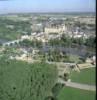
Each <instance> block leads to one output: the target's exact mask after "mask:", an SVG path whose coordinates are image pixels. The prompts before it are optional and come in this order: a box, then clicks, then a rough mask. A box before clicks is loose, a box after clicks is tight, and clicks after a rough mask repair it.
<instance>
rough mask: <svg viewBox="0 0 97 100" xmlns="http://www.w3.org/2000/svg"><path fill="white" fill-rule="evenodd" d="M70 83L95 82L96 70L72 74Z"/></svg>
mask: <svg viewBox="0 0 97 100" xmlns="http://www.w3.org/2000/svg"><path fill="white" fill-rule="evenodd" d="M70 78H71V81H73V82H78V83H83V84H92V85H94V84H95V82H96V70H95V68H87V69H82V70H81V72H72V73H71V75H70Z"/></svg>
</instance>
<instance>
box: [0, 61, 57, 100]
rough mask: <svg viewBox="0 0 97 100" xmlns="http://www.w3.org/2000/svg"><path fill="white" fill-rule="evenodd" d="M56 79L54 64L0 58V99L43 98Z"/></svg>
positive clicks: (38, 99) (48, 94)
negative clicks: (29, 62)
mask: <svg viewBox="0 0 97 100" xmlns="http://www.w3.org/2000/svg"><path fill="white" fill-rule="evenodd" d="M56 81H57V69H56V67H55V66H54V65H49V64H45V63H34V64H28V63H26V62H21V61H15V60H13V61H12V60H7V61H6V60H4V59H3V60H2V59H0V100H45V98H46V97H48V96H50V93H51V90H52V87H53V86H54V85H55V84H56Z"/></svg>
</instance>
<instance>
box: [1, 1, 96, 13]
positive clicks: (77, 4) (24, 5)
mask: <svg viewBox="0 0 97 100" xmlns="http://www.w3.org/2000/svg"><path fill="white" fill-rule="evenodd" d="M95 5H96V1H95V0H0V14H8V13H76V12H83V13H84V12H93V13H95Z"/></svg>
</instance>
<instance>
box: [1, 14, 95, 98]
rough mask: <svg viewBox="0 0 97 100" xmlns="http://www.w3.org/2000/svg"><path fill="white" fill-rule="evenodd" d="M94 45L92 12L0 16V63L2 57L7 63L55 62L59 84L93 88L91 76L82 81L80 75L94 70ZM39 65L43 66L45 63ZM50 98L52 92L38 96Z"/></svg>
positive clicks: (52, 64) (93, 82)
mask: <svg viewBox="0 0 97 100" xmlns="http://www.w3.org/2000/svg"><path fill="white" fill-rule="evenodd" d="M95 47H96V34H95V15H94V14H83V13H82V14H74V15H73V14H63V13H62V14H54V13H51V14H43V13H40V14H12V15H10V14H9V15H1V16H0V60H1V64H0V65H2V59H5V60H7V62H6V63H10V62H11V61H13V62H14V64H15V61H16V62H18V61H21V62H26V63H27V64H32V65H33V64H35V63H36V64H38V63H39V64H41V63H45V64H47V65H50V66H52V67H53V66H56V68H57V71H58V73H57V74H58V75H57V76H56V75H55V76H56V77H57V81H56V83H57V84H58V85H59V86H61V85H62V86H63V85H66V86H67V87H73V88H77V89H82V90H83V91H84V90H85V91H86V90H87V91H93V92H94V91H96V88H95V77H94V76H92V78H93V79H91V80H92V82H91V80H83V79H82V82H81V79H80V78H79V77H84V78H86V79H88V78H89V77H90V78H91V76H90V73H88V74H87V75H85V74H86V73H87V72H88V70H89V72H90V71H92V72H94V73H93V75H94V74H95V67H96V51H95ZM14 64H13V65H12V66H14ZM21 65H22V64H21ZM3 66H4V65H3ZM35 66H38V65H35ZM33 67H34V66H33ZM42 68H43V69H45V68H44V66H42ZM48 70H49V69H48ZM84 71H85V72H84ZM92 72H91V73H92ZM33 73H34V72H33ZM82 73H84V74H83V75H85V76H83V75H82ZM80 74H81V75H80ZM77 75H78V76H79V77H77ZM90 78H89V79H90ZM60 84H61V85H60ZM15 88H16V87H15ZM60 88H61V87H60ZM55 97H56V96H55ZM51 98H52V96H50V98H48V99H41V100H55V99H51ZM19 100H20V99H19ZM21 100H24V99H21ZM25 100H26V99H25ZM37 100H38V99H37ZM39 100H40V99H39ZM58 100H59V99H58ZM60 100H61V99H60ZM62 100H63V99H62Z"/></svg>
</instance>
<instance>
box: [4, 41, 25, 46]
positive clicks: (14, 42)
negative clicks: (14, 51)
mask: <svg viewBox="0 0 97 100" xmlns="http://www.w3.org/2000/svg"><path fill="white" fill-rule="evenodd" d="M21 41H23V39H18V40H14V41H9V42H5V43H3V46H10V45H14V44H18V43H19V42H21Z"/></svg>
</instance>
